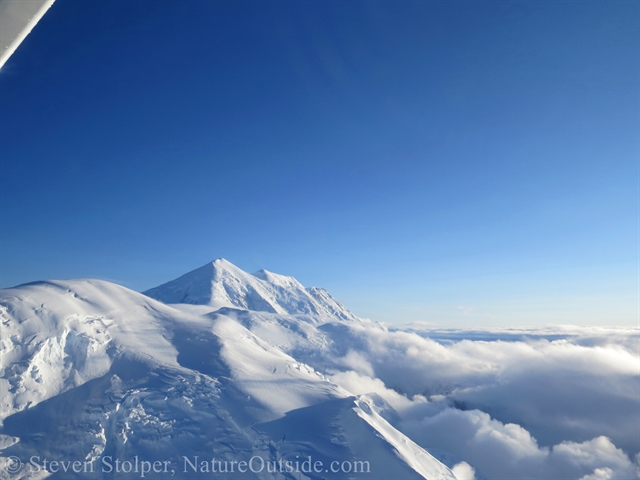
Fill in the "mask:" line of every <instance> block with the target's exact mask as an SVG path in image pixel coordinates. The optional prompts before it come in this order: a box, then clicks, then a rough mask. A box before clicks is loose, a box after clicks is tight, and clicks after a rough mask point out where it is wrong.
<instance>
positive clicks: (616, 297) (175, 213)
mask: <svg viewBox="0 0 640 480" xmlns="http://www.w3.org/2000/svg"><path fill="white" fill-rule="evenodd" d="M638 18H639V16H638V3H637V2H619V1H610V2H595V1H571V2H561V1H557V2H546V1H523V2H515V1H514V2H510V1H492V2H482V1H470V2H464V1H462V2H370V1H367V2H357V1H349V2H346V1H344V2H269V1H266V2H240V1H234V2H227V1H221V2H213V1H195V0H188V1H182V2H178V1H156V2H149V1H147V0H144V1H138V0H127V1H119V0H115V1H109V2H106V1H103V2H82V1H77V0H57V1H56V3H55V4H54V5H53V7H52V8H51V9H50V10H49V12H48V13H47V14H46V15H45V17H44V18H43V19H42V20H41V22H40V23H39V24H38V25H37V27H36V28H35V29H34V30H33V32H32V33H31V34H30V35H29V36H28V37H27V39H26V40H25V41H24V42H23V44H22V45H21V46H20V47H19V49H18V50H17V51H16V53H15V54H14V55H13V57H11V59H10V60H9V61H8V62H7V64H6V65H5V66H4V67H3V69H2V71H0V221H1V224H0V286H1V287H9V286H13V285H16V284H19V283H24V282H28V281H33V280H39V279H47V278H75V277H97V278H103V279H108V280H112V281H115V282H118V283H120V284H123V285H125V286H128V287H130V288H133V289H136V290H144V289H146V288H149V287H152V286H155V285H158V284H160V283H163V282H165V281H168V280H170V279H173V278H175V277H177V276H179V275H181V274H182V273H185V272H187V271H189V270H191V269H193V268H196V267H199V266H201V265H203V264H204V263H206V262H208V261H210V260H213V259H214V258H217V257H225V258H227V259H228V260H230V261H231V262H233V263H235V264H236V265H238V266H239V267H240V268H243V269H244V270H247V271H255V270H258V269H260V268H266V269H268V270H271V271H275V272H278V273H283V274H287V275H293V276H295V277H296V278H298V279H299V280H300V281H301V282H302V283H303V284H305V285H318V286H323V287H325V288H327V289H328V290H329V291H330V292H331V293H332V294H333V295H334V296H336V297H337V298H339V299H340V300H342V301H343V302H344V303H345V304H346V305H347V306H349V307H350V308H351V309H352V310H353V311H354V312H355V313H356V314H359V315H361V316H367V317H370V318H373V319H377V320H384V321H389V322H399V323H402V322H409V321H425V322H433V323H438V324H441V325H451V326H463V325H473V326H478V325H511V326H518V325H534V324H547V323H574V324H601V325H616V324H620V325H638V184H639V183H638V182H639V173H638V159H639V147H638V143H639V138H638V137H639V135H638V128H639V99H638V91H639V78H638V67H639V65H638V63H639V62H638V58H639V51H638V50H639V49H638V38H639V23H638Z"/></svg>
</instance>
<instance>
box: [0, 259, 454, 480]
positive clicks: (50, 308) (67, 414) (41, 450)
mask: <svg viewBox="0 0 640 480" xmlns="http://www.w3.org/2000/svg"><path fill="white" fill-rule="evenodd" d="M0 322H1V333H2V335H1V338H0V359H1V362H0V421H1V422H2V423H1V426H0V462H4V463H3V466H4V468H0V478H11V479H18V478H45V477H48V476H49V477H50V478H144V477H147V478H171V477H173V478H199V477H202V478H243V479H244V478H256V479H258V478H259V479H294V478H295V479H329V478H331V479H348V478H367V479H380V480H389V479H397V480H403V479H407V480H408V479H421V478H426V479H429V480H444V479H454V478H456V477H455V475H454V473H452V471H451V470H450V469H449V468H448V467H447V466H445V464H444V463H442V462H441V461H440V460H438V459H436V458H435V457H434V456H432V455H431V454H430V453H429V452H428V451H427V450H425V449H424V448H422V447H420V446H418V445H417V444H416V443H414V442H413V441H412V440H411V439H410V438H408V437H407V436H406V435H404V434H403V433H401V432H400V431H398V430H397V429H396V428H394V427H393V426H392V423H390V421H391V420H392V419H393V416H394V409H393V407H391V406H390V405H389V404H388V403H387V402H386V401H385V400H384V399H383V398H382V397H380V396H379V395H377V394H375V393H372V394H360V395H354V394H353V393H352V392H350V391H349V390H347V389H345V388H343V387H341V386H339V385H338V384H336V383H335V382H333V381H332V378H331V375H335V374H336V373H337V372H338V373H339V372H340V371H345V370H348V369H349V368H348V365H344V362H343V363H342V364H341V363H340V362H338V361H334V360H332V358H333V356H332V355H327V354H326V353H327V352H329V351H331V352H336V351H340V352H342V353H343V354H345V355H347V354H348V352H349V350H350V346H352V345H356V344H357V342H358V331H359V329H360V328H361V326H362V325H365V324H367V322H369V320H365V319H360V318H358V317H357V316H355V315H354V314H353V313H351V312H350V311H349V310H348V309H347V308H346V307H345V306H344V305H342V304H341V303H340V302H339V301H337V300H336V299H334V298H333V297H332V296H331V295H330V294H329V293H328V292H327V291H325V290H324V289H321V288H316V287H312V288H305V287H303V286H302V285H301V284H300V283H299V282H298V281H297V280H295V279H294V278H293V277H287V276H283V275H278V274H275V273H271V272H268V271H266V270H261V271H259V272H256V273H254V274H249V273H247V272H244V271H242V270H241V269H239V268H238V267H236V266H235V265H233V264H232V263H230V262H228V261H226V260H224V259H218V260H215V261H213V262H211V263H208V264H207V265H204V266H202V267H200V268H198V269H196V270H193V271H191V272H189V273H187V274H185V275H183V276H181V277H179V278H177V279H175V280H172V281H170V282H168V283H165V284H163V285H160V286H158V287H155V288H152V289H150V290H147V291H145V292H143V293H138V292H134V291H132V290H129V289H127V288H125V287H122V286H119V285H116V284H114V283H110V282H106V281H101V280H91V279H89V280H64V281H63V280H59V281H42V282H34V283H30V284H25V285H21V286H18V287H15V288H10V289H4V290H1V291H0ZM347 357H348V355H347ZM345 358H346V357H345ZM1 466H2V465H0V467H1ZM450 466H451V465H450Z"/></svg>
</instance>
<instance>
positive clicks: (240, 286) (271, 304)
mask: <svg viewBox="0 0 640 480" xmlns="http://www.w3.org/2000/svg"><path fill="white" fill-rule="evenodd" d="M323 292H324V291H323ZM143 293H144V294H145V295H147V296H149V297H151V298H154V299H156V300H160V301H161V302H164V303H169V304H172V303H173V304H175V303H187V304H193V305H207V306H210V307H212V308H214V309H218V308H221V307H231V308H241V309H244V310H256V311H261V312H269V313H280V314H293V315H295V314H306V315H319V316H323V317H327V316H329V317H337V318H341V319H344V320H355V319H357V317H356V316H355V315H353V314H352V313H351V312H349V310H347V309H346V308H345V307H344V306H343V305H342V304H340V303H339V302H337V301H336V300H335V299H333V298H332V297H331V296H330V295H329V294H328V293H326V292H324V293H323V294H318V293H319V290H318V289H315V288H312V289H305V287H304V286H302V284H301V283H300V282H298V281H297V280H296V279H295V278H293V277H289V276H286V275H280V274H277V273H273V272H269V271H268V270H259V271H258V272H256V273H254V274H253V275H252V274H250V273H247V272H245V271H243V270H242V269H240V268H238V267H237V266H235V265H234V264H233V263H231V262H229V261H228V260H226V259H224V258H217V259H215V260H214V261H212V262H210V263H207V264H206V265H203V266H202V267H200V268H197V269H195V270H192V271H191V272H189V273H186V274H184V275H182V276H181V277H179V278H176V279H175V280H172V281H170V282H167V283H165V284H163V285H160V286H158V287H155V288H152V289H149V290H147V291H145V292H143Z"/></svg>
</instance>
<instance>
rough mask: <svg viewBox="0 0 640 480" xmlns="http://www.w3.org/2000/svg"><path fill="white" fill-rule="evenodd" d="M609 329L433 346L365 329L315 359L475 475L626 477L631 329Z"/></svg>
mask: <svg viewBox="0 0 640 480" xmlns="http://www.w3.org/2000/svg"><path fill="white" fill-rule="evenodd" d="M600 330H602V331H600ZM614 333H615V335H614V336H613V337H611V336H609V335H610V334H611V332H610V331H609V330H603V329H594V328H588V329H584V331H582V330H580V329H578V328H577V327H571V328H569V327H562V328H560V327H558V328H553V329H551V328H550V329H547V330H545V329H541V330H540V331H535V330H527V331H508V332H506V333H505V332H502V333H501V332H499V331H490V332H486V331H485V332H471V333H469V332H466V333H465V332H448V333H447V334H446V339H443V337H442V336H441V337H440V338H439V340H440V341H436V340H434V339H431V338H429V337H428V332H420V333H417V332H410V331H402V330H389V329H388V328H386V327H384V326H381V325H379V324H375V323H370V324H369V323H364V324H358V325H353V326H351V327H350V328H349V329H341V330H340V334H339V335H335V336H331V339H332V341H333V344H332V347H331V349H330V350H329V351H326V352H324V355H323V362H325V364H324V366H325V367H327V368H328V371H329V372H331V373H332V377H331V378H332V380H333V381H334V382H336V383H338V384H340V385H341V386H343V387H344V388H346V389H347V390H349V391H351V392H352V393H354V394H362V393H370V392H374V393H377V394H378V395H380V396H381V397H382V398H383V399H384V400H386V402H387V403H389V405H391V406H392V407H393V408H394V409H395V410H396V411H397V412H398V414H399V417H398V419H397V421H396V422H395V423H396V426H397V427H398V428H400V429H401V430H402V431H404V432H405V433H406V434H407V435H408V436H409V437H411V438H412V439H413V440H414V441H416V442H417V443H419V444H420V445H422V446H424V447H426V448H432V449H437V450H438V451H441V452H445V453H448V454H450V458H456V459H457V460H456V462H457V464H456V466H457V465H460V464H461V463H460V462H461V461H464V462H466V463H467V464H468V465H469V466H470V467H473V468H474V469H475V472H476V473H475V474H474V475H477V476H479V477H480V478H484V477H486V478H498V477H502V478H504V477H508V478H513V479H522V480H525V479H534V478H535V479H542V478H552V477H562V478H567V479H574V480H580V479H583V480H595V479H600V478H603V479H604V478H608V479H609V480H622V479H625V480H626V479H633V478H639V477H638V473H637V468H638V464H637V461H636V462H633V461H632V460H631V459H630V457H633V456H635V454H636V453H638V452H639V451H640V414H639V411H640V408H639V407H640V393H639V392H640V358H639V357H638V353H637V351H638V349H637V347H635V346H634V344H635V343H637V339H638V332H637V330H633V329H627V330H617V331H615V332H614ZM612 335H613V334H612ZM434 336H435V337H437V335H434ZM465 337H470V338H465ZM488 337H489V338H488ZM478 338H481V340H478ZM327 364H328V366H327ZM345 368H347V369H348V371H344V370H345ZM325 371H327V370H326V369H325ZM425 397H427V398H429V401H428V400H427V398H425ZM463 468H464V467H462V466H461V467H459V469H463ZM460 471H462V470H460ZM461 475H462V474H461Z"/></svg>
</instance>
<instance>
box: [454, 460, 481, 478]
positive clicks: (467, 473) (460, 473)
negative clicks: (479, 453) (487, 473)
mask: <svg viewBox="0 0 640 480" xmlns="http://www.w3.org/2000/svg"><path fill="white" fill-rule="evenodd" d="M451 471H452V472H453V474H454V475H455V476H456V478H457V479H458V480H476V472H475V470H474V469H473V467H472V466H471V465H469V464H468V463H467V462H460V463H458V464H456V465H454V466H453V468H452V469H451Z"/></svg>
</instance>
